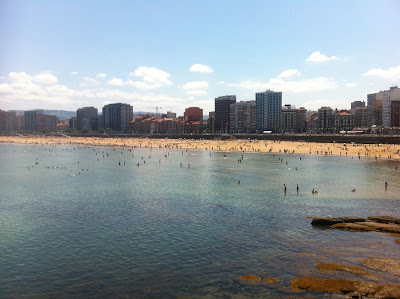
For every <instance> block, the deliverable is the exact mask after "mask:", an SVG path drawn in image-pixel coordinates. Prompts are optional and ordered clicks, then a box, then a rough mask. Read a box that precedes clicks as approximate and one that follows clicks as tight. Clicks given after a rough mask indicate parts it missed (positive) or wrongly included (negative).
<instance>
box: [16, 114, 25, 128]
mask: <svg viewBox="0 0 400 299" xmlns="http://www.w3.org/2000/svg"><path fill="white" fill-rule="evenodd" d="M16 123H17V128H16V130H17V131H23V130H24V129H25V122H24V116H23V115H17V117H16Z"/></svg>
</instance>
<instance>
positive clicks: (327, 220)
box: [311, 217, 343, 226]
mask: <svg viewBox="0 0 400 299" xmlns="http://www.w3.org/2000/svg"><path fill="white" fill-rule="evenodd" d="M336 223H343V220H341V219H339V218H333V217H316V218H314V219H313V220H312V221H311V225H315V226H332V225H334V224H336Z"/></svg>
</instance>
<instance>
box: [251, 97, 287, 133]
mask: <svg viewBox="0 0 400 299" xmlns="http://www.w3.org/2000/svg"><path fill="white" fill-rule="evenodd" d="M281 111H282V92H281V91H280V92H274V91H271V90H267V91H265V92H257V93H256V128H257V131H258V133H262V132H264V131H274V132H279V130H280V126H281V115H282V113H281Z"/></svg>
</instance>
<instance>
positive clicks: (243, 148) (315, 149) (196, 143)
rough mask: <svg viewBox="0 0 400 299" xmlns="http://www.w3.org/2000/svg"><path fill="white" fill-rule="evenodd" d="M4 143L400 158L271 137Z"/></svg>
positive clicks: (369, 149)
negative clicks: (275, 139)
mask: <svg viewBox="0 0 400 299" xmlns="http://www.w3.org/2000/svg"><path fill="white" fill-rule="evenodd" d="M0 143H20V144H49V145H56V144H59V145H68V144H69V145H82V146H107V147H133V148H135V147H137V148H140V147H141V148H169V149H198V150H211V151H233V152H247V153H248V152H261V153H280V154H308V155H337V156H348V157H352V158H353V159H365V158H370V159H392V160H400V145H398V144H397V145H395V144H343V143H315V142H297V141H271V140H240V139H237V140H224V141H222V140H194V139H154V138H152V139H149V138H97V137H62V136H59V137H52V136H46V137H44V136H28V137H19V136H0Z"/></svg>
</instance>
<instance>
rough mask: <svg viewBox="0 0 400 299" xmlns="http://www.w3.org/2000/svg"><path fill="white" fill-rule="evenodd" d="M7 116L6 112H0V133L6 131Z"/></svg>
mask: <svg viewBox="0 0 400 299" xmlns="http://www.w3.org/2000/svg"><path fill="white" fill-rule="evenodd" d="M7 122H8V114H7V111H4V110H0V132H1V131H7V127H8V124H7Z"/></svg>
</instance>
